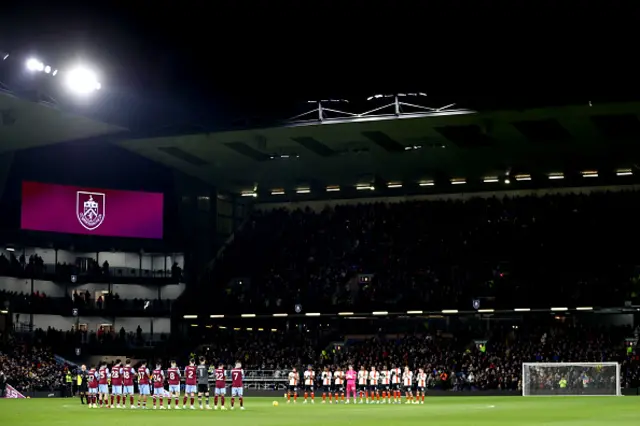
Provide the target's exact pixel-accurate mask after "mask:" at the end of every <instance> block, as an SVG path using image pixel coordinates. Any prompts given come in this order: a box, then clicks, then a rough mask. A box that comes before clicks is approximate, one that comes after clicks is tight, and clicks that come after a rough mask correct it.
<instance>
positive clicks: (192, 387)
mask: <svg viewBox="0 0 640 426" xmlns="http://www.w3.org/2000/svg"><path fill="white" fill-rule="evenodd" d="M196 375H197V371H196V360H195V359H193V358H192V359H190V360H189V365H187V366H186V367H185V369H184V377H185V379H184V380H185V387H184V400H183V401H182V408H183V409H185V410H186V409H187V396H190V397H191V405H190V407H189V408H191V409H192V410H195V409H196V407H194V406H193V404H194V403H195V400H196V393H197V392H198V386H197V385H198V377H197V376H196Z"/></svg>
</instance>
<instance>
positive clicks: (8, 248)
mask: <svg viewBox="0 0 640 426" xmlns="http://www.w3.org/2000/svg"><path fill="white" fill-rule="evenodd" d="M7 251H10V252H14V251H16V249H14V248H13V247H7Z"/></svg>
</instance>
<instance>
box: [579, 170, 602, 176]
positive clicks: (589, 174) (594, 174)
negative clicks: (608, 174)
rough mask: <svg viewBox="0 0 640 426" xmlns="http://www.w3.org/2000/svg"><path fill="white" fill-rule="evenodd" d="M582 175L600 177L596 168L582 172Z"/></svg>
mask: <svg viewBox="0 0 640 426" xmlns="http://www.w3.org/2000/svg"><path fill="white" fill-rule="evenodd" d="M582 177H586V178H597V177H598V172H597V171H595V170H587V171H584V172H582Z"/></svg>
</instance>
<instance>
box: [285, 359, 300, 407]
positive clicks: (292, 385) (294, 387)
mask: <svg viewBox="0 0 640 426" xmlns="http://www.w3.org/2000/svg"><path fill="white" fill-rule="evenodd" d="M299 381H300V374H298V370H296V368H295V367H293V368H292V369H291V372H290V373H289V392H288V393H287V404H289V403H290V402H291V395H293V403H294V404H295V403H296V402H298V382H299Z"/></svg>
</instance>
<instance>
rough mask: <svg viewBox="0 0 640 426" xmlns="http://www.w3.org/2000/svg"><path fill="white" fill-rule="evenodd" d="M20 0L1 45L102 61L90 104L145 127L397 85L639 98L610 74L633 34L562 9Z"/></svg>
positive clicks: (485, 96)
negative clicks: (614, 36) (619, 35)
mask: <svg viewBox="0 0 640 426" xmlns="http://www.w3.org/2000/svg"><path fill="white" fill-rule="evenodd" d="M14 3H15V4H13V5H12V4H6V5H5V4H3V8H2V10H1V11H0V51H5V52H10V53H11V55H12V56H11V57H12V59H13V60H14V61H17V62H20V63H21V61H23V60H24V58H26V57H27V56H29V55H36V56H38V57H39V58H42V60H43V61H50V62H52V63H57V64H61V65H60V66H61V67H62V66H64V64H67V63H71V62H74V61H77V60H82V61H83V62H86V63H89V64H91V65H93V66H95V68H96V69H97V70H99V71H100V72H101V73H102V80H103V82H104V90H103V91H102V93H101V94H100V99H99V101H96V102H95V104H94V105H90V106H86V105H84V106H83V108H85V109H84V110H83V111H82V112H84V113H86V114H89V115H95V116H97V117H100V118H102V119H105V120H108V121H112V122H116V123H121V124H125V125H127V126H129V127H130V128H133V129H155V128H161V127H163V126H174V125H181V124H185V123H188V124H191V125H201V126H203V127H207V128H216V127H220V126H223V127H224V125H225V124H228V123H230V122H236V121H237V120H238V119H240V118H246V117H249V118H266V119H275V118H281V119H284V118H287V117H288V116H291V115H295V114H296V113H298V112H301V111H303V110H304V108H305V106H304V104H303V103H304V101H306V100H310V99H318V98H329V97H333V98H347V99H350V100H354V102H355V103H358V102H363V101H364V99H365V98H366V97H367V96H369V95H372V94H375V93H381V92H382V93H391V92H396V91H422V92H426V93H427V94H428V95H429V96H428V99H427V100H426V101H425V102H423V103H424V104H428V105H429V106H434V107H437V106H442V105H444V104H449V103H452V102H455V103H457V104H458V105H459V106H461V107H468V108H475V109H482V108H524V107H527V106H544V105H555V104H566V103H587V102H589V101H599V100H635V99H637V98H636V94H637V90H638V89H637V88H636V87H635V86H633V87H630V86H628V85H625V84H623V80H625V77H624V75H625V74H626V73H625V72H624V70H616V73H614V75H616V77H615V78H611V77H610V76H611V75H612V70H611V64H612V63H611V62H610V58H611V57H616V56H617V57H618V59H619V58H620V55H617V54H616V52H615V51H614V50H615V49H618V48H620V49H622V47H621V44H620V43H622V42H621V41H620V40H618V42H617V44H608V45H607V46H606V47H605V48H604V49H603V48H602V46H601V44H603V43H605V42H607V41H608V40H610V39H611V34H606V33H607V32H606V31H604V29H603V27H590V28H591V30H593V31H582V32H580V31H579V27H580V26H577V27H576V28H573V27H572V25H573V24H574V23H575V22H573V23H572V21H567V20H566V17H567V15H566V12H567V11H561V10H553V13H549V11H548V10H546V9H540V8H533V7H532V8H531V9H528V8H523V7H521V6H519V7H518V8H517V9H518V11H517V12H514V11H506V10H501V9H499V8H498V6H494V7H493V8H492V9H491V10H488V9H487V7H486V4H483V5H481V6H474V8H473V9H471V8H470V7H469V5H470V4H471V2H464V1H450V2H448V3H447V4H448V6H447V7H448V10H446V11H445V10H437V11H436V10H435V9H433V8H431V7H429V8H428V7H427V3H426V2H415V3H412V4H413V6H414V7H413V9H411V10H403V11H401V10H399V6H397V4H398V3H389V2H381V3H371V2H346V1H340V2H338V1H329V0H327V1H325V2H315V1H298V2H275V1H254V2H247V1H242V0H236V1H231V2H223V1H209V2H205V1H201V2H194V1H191V0H185V1H181V2H176V1H165V2H163V1H156V2H150V1H129V2H123V1H116V0H112V1H89V2H84V3H76V2H65V1H61V2H46V3H45V2H43V1H38V2H30V1H22V2H14ZM230 5H232V6H230ZM295 5H297V6H295ZM347 5H348V6H347ZM392 6H393V7H392ZM523 9H525V10H523ZM541 18H544V21H541V20H540V19H541ZM560 30H562V31H564V33H565V36H567V34H569V35H570V36H567V37H564V38H562V37H560V36H559V35H560V34H562V32H558V31H560ZM598 31H599V32H600V34H599V33H598ZM596 40H599V41H598V43H600V44H595V41H596ZM627 56H628V55H627ZM17 58H21V59H19V60H18V59H17ZM17 62H16V63H17ZM0 65H2V64H0ZM634 68H635V67H634ZM5 78H7V77H5ZM9 80H10V79H9ZM625 81H626V80H625ZM5 83H6V81H5ZM354 105H355V104H354ZM354 108H355V106H354ZM356 109H360V108H359V107H358V108H356Z"/></svg>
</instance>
